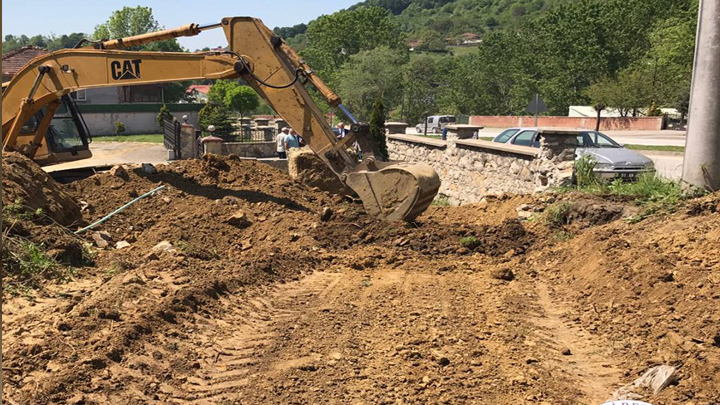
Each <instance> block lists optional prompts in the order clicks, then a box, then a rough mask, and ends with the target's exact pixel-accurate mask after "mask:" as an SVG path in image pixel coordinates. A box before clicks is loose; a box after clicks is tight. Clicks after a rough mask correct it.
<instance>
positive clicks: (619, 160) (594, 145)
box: [493, 128, 655, 180]
mask: <svg viewBox="0 0 720 405" xmlns="http://www.w3.org/2000/svg"><path fill="white" fill-rule="evenodd" d="M493 142H500V143H510V144H512V145H518V146H530V147H534V148H539V147H540V137H539V136H538V131H537V128H508V129H506V130H505V131H503V132H501V133H500V134H498V135H497V136H496V137H495V138H494V139H493ZM577 143H578V148H577V151H576V152H575V158H576V159H579V158H580V157H582V156H591V157H592V158H593V159H594V160H595V173H596V174H597V175H598V177H600V178H602V179H616V178H620V179H623V180H634V179H636V178H637V177H638V176H639V175H640V174H642V173H652V172H655V164H654V163H653V161H652V160H650V159H648V158H647V157H646V156H643V155H641V154H639V153H637V152H635V151H632V150H629V149H625V148H623V146H622V145H620V144H619V143H617V142H615V141H613V140H612V139H610V137H609V136H607V135H605V134H603V133H602V132H597V131H578V135H577Z"/></svg>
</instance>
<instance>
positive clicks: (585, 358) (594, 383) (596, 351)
mask: <svg viewBox="0 0 720 405" xmlns="http://www.w3.org/2000/svg"><path fill="white" fill-rule="evenodd" d="M536 290H537V294H538V303H539V304H540V306H541V308H542V314H541V315H540V316H537V317H535V322H536V324H537V326H538V327H539V329H537V330H535V334H536V335H537V337H539V338H540V342H542V343H543V345H546V346H547V347H548V348H549V349H551V350H552V352H553V353H554V354H555V355H554V356H551V364H552V365H553V366H554V367H556V369H557V370H560V372H561V373H562V374H564V375H566V376H567V377H568V378H570V379H572V380H575V381H576V383H577V387H578V388H580V389H581V390H582V392H583V393H584V397H583V398H582V399H579V400H580V401H582V402H579V403H582V404H600V403H603V402H605V401H606V400H607V399H609V398H611V397H612V393H613V392H614V391H615V389H617V387H618V386H619V384H620V382H621V376H622V372H621V371H620V368H619V366H618V365H617V363H616V362H615V361H613V359H612V357H611V351H612V349H611V345H607V344H601V342H599V341H598V339H597V338H596V337H594V336H593V335H591V334H590V333H588V332H586V331H585V330H583V329H582V328H580V327H578V326H576V325H575V324H574V323H573V321H572V320H570V319H567V317H566V314H567V313H568V311H569V310H568V309H567V308H566V307H564V306H563V305H562V304H560V303H557V302H556V301H554V300H553V299H552V298H551V296H550V291H549V288H548V286H547V284H545V283H543V282H539V283H537V284H536ZM567 350H569V353H568V352H566V351H567ZM563 352H565V353H563Z"/></svg>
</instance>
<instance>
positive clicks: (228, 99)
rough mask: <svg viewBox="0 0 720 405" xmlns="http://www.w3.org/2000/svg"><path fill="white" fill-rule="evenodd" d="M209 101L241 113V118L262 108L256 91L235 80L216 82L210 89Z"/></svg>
mask: <svg viewBox="0 0 720 405" xmlns="http://www.w3.org/2000/svg"><path fill="white" fill-rule="evenodd" d="M208 101H209V102H211V103H215V104H221V105H223V106H225V108H227V109H228V110H230V111H236V112H238V113H240V118H242V117H243V115H245V114H247V113H249V112H251V111H254V110H256V109H257V108H259V107H260V98H259V97H258V95H257V93H255V90H253V89H252V88H251V87H250V86H245V85H241V84H240V83H238V82H237V81H234V80H218V81H216V82H215V84H213V85H212V87H210V91H209V92H208Z"/></svg>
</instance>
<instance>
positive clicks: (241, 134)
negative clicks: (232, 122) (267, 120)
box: [228, 125, 277, 143]
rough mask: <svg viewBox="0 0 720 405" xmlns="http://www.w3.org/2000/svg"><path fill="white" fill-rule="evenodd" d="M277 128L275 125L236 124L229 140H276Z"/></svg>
mask: <svg viewBox="0 0 720 405" xmlns="http://www.w3.org/2000/svg"><path fill="white" fill-rule="evenodd" d="M276 134H277V128H275V127H273V126H260V127H254V126H248V125H243V126H235V131H234V132H232V133H231V134H230V136H229V137H228V141H229V142H243V143H250V142H274V141H275V135H276Z"/></svg>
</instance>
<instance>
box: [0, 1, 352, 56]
mask: <svg viewBox="0 0 720 405" xmlns="http://www.w3.org/2000/svg"><path fill="white" fill-rule="evenodd" d="M359 1H360V0H295V1H293V0H269V1H268V0H265V1H263V0H255V1H245V0H243V1H238V0H236V1H232V0H202V1H187V0H185V1H183V0H177V1H167V0H155V1H142V2H123V1H102V0H90V1H77V0H61V1H48V0H43V1H37V0H9V1H3V2H2V35H3V38H4V37H5V35H7V34H13V35H20V34H25V35H27V36H33V35H38V34H42V35H49V34H51V33H54V34H56V35H62V34H69V33H71V32H85V33H92V32H93V30H94V28H95V26H96V25H97V24H100V23H103V22H105V21H106V20H107V19H108V17H109V16H110V14H111V13H112V12H113V11H114V10H117V9H120V8H122V7H123V6H130V7H135V6H138V5H141V6H147V7H151V8H152V10H153V15H155V19H157V20H158V22H160V24H161V25H164V26H165V28H174V27H178V26H181V25H184V24H187V23H198V24H205V23H210V22H215V21H220V19H222V18H223V17H231V16H252V17H258V18H260V19H262V20H263V22H264V23H265V25H267V26H268V27H270V28H273V27H276V26H283V27H284V26H291V25H295V24H300V23H307V22H308V21H310V20H312V19H315V18H317V17H319V16H320V15H323V14H330V13H333V12H335V11H338V10H342V9H344V8H347V7H349V6H351V5H353V4H355V3H358V2H359ZM178 40H179V41H180V44H181V45H182V46H184V47H185V48H188V49H190V50H191V51H193V50H195V49H199V48H203V47H205V46H209V47H215V46H218V45H223V46H224V45H226V42H227V41H226V40H225V36H224V35H223V33H222V30H211V31H206V32H203V33H201V34H200V35H198V36H195V37H188V38H178Z"/></svg>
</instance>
